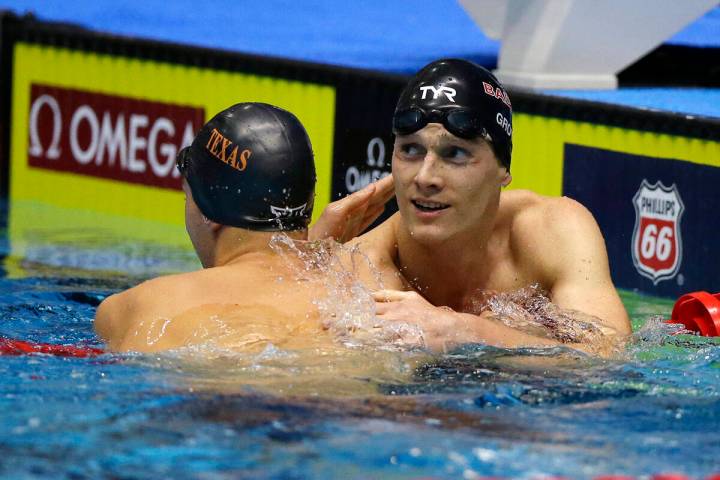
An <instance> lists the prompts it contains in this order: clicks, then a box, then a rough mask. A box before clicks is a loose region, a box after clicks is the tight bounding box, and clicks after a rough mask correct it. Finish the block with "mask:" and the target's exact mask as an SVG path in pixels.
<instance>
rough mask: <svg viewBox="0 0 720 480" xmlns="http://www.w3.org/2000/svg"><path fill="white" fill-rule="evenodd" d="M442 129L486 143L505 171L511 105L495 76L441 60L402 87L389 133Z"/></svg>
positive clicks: (509, 148) (462, 62)
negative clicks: (431, 126) (440, 126)
mask: <svg viewBox="0 0 720 480" xmlns="http://www.w3.org/2000/svg"><path fill="white" fill-rule="evenodd" d="M428 123H442V124H443V126H444V127H445V128H446V129H447V130H448V131H449V132H450V133H452V134H453V135H455V136H457V137H461V138H475V137H477V136H481V137H484V138H485V139H487V140H490V143H491V145H492V148H493V152H494V153H495V156H496V157H497V158H498V160H500V163H502V165H504V166H505V167H507V169H508V170H509V169H510V157H511V153H512V105H511V104H510V98H509V97H508V95H507V93H506V92H505V89H503V87H502V85H501V84H500V82H499V81H498V79H497V78H495V76H494V75H493V74H492V73H490V72H489V71H487V70H486V69H484V68H483V67H481V66H480V65H477V64H475V63H472V62H468V61H467V60H458V59H442V60H437V61H435V62H432V63H431V64H429V65H427V66H425V67H423V69H422V70H420V71H419V72H418V73H417V74H416V75H415V76H414V77H413V78H412V79H411V80H410V82H409V83H408V84H407V85H406V86H405V89H404V90H403V92H402V94H400V100H398V103H397V107H396V108H395V115H394V116H393V133H395V134H396V135H407V134H410V133H413V132H416V131H418V130H420V129H421V128H423V127H424V126H425V125H427V124H428Z"/></svg>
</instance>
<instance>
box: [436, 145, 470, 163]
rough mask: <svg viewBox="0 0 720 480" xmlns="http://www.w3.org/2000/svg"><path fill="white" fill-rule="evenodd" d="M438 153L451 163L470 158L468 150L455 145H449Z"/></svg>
mask: <svg viewBox="0 0 720 480" xmlns="http://www.w3.org/2000/svg"><path fill="white" fill-rule="evenodd" d="M439 153H440V155H441V156H442V157H443V158H447V159H448V160H450V161H451V162H453V163H466V162H467V161H468V160H469V159H470V152H468V151H467V150H465V149H464V148H462V147H457V146H455V145H449V146H447V147H445V148H443V149H442V150H441V151H440V152H439Z"/></svg>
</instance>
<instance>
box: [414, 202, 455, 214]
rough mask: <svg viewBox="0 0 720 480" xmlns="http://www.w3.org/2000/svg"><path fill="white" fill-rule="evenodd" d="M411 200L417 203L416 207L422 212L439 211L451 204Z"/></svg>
mask: <svg viewBox="0 0 720 480" xmlns="http://www.w3.org/2000/svg"><path fill="white" fill-rule="evenodd" d="M411 202H412V204H413V205H415V208H417V209H418V210H420V211H421V212H438V211H440V210H445V209H446V208H448V207H449V206H450V205H447V204H445V203H438V202H427V201H424V200H411Z"/></svg>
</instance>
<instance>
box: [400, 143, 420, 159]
mask: <svg viewBox="0 0 720 480" xmlns="http://www.w3.org/2000/svg"><path fill="white" fill-rule="evenodd" d="M400 151H401V152H402V153H403V155H405V156H408V157H415V156H418V155H422V154H424V153H425V150H424V149H423V148H422V147H421V146H420V145H418V144H417V143H405V144H403V145H400Z"/></svg>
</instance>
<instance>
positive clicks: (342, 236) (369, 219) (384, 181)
mask: <svg viewBox="0 0 720 480" xmlns="http://www.w3.org/2000/svg"><path fill="white" fill-rule="evenodd" d="M393 195H395V189H394V188H393V180H392V175H388V176H386V177H384V178H381V179H380V180H378V181H377V182H373V183H371V184H370V185H368V186H367V187H365V188H363V189H362V190H358V191H357V192H355V193H353V194H352V195H348V196H347V197H345V198H342V199H340V200H337V201H335V202H332V203H331V204H329V205H328V206H327V207H325V210H323V212H322V214H321V215H320V218H318V220H317V222H315V223H314V224H313V225H312V226H310V230H309V232H308V239H309V240H322V239H325V238H333V239H335V240H336V241H338V242H341V243H345V242H347V241H349V240H352V239H353V238H355V237H357V236H358V235H360V234H361V233H362V232H363V231H364V230H365V229H366V228H367V227H368V226H369V225H370V224H371V223H373V222H374V221H375V220H376V219H377V218H378V217H379V216H380V215H381V214H382V213H383V211H384V210H385V204H386V203H387V202H388V200H390V199H391V198H392V197H393Z"/></svg>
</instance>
